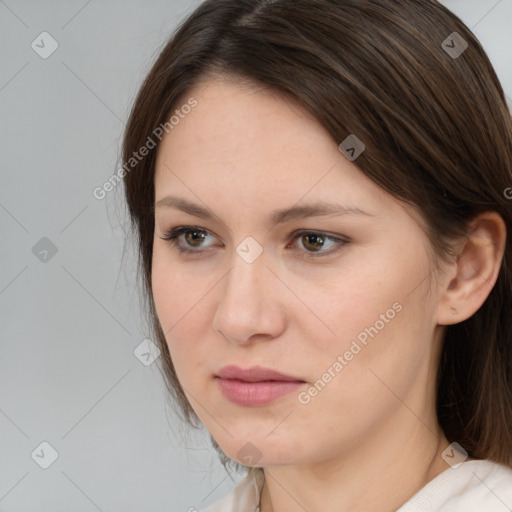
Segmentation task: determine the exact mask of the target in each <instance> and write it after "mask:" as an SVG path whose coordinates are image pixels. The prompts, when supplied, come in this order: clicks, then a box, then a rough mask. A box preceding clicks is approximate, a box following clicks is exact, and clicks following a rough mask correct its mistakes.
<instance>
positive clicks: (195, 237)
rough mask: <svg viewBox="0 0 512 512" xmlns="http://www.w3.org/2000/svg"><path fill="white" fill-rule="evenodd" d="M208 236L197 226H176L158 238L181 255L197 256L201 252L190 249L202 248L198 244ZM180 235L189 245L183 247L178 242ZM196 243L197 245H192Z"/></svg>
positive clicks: (181, 243)
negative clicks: (170, 245) (169, 244)
mask: <svg viewBox="0 0 512 512" xmlns="http://www.w3.org/2000/svg"><path fill="white" fill-rule="evenodd" d="M208 234H209V233H208V231H206V230H204V229H202V228H199V227H197V226H178V227H177V228H174V229H171V230H170V231H168V232H167V233H165V235H164V236H163V237H160V238H161V239H162V240H165V241H166V242H170V243H171V244H172V245H173V246H174V247H176V249H177V250H178V251H179V252H181V253H187V254H197V253H198V252H202V251H197V250H194V249H191V247H204V246H201V245H200V243H201V242H202V241H204V240H206V238H207V236H208ZM182 235H184V237H185V241H186V243H187V244H190V245H186V246H184V245H183V242H182V241H181V240H180V237H181V236H182ZM188 235H190V236H188ZM205 235H206V236H205ZM196 242H199V243H198V244H197V245H194V244H195V243H196Z"/></svg>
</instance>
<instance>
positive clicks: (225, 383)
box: [215, 366, 305, 407]
mask: <svg viewBox="0 0 512 512" xmlns="http://www.w3.org/2000/svg"><path fill="white" fill-rule="evenodd" d="M215 379H216V381H217V382H218V383H219V387H220V389H221V391H222V393H223V394H224V396H225V397H226V398H227V399H228V400H230V401H231V402H233V403H235V404H238V405H242V406H245V407H255V406H260V405H266V404H269V403H271V402H274V401H275V400H277V399H278V398H280V397H282V396H284V395H287V394H289V393H291V392H293V391H295V390H296V389H297V388H299V387H301V386H302V385H304V384H305V381H304V380H302V379H300V378H298V377H292V376H291V375H284V374H282V373H280V372H277V371H275V370H271V369H270V368H263V367H260V366H255V367H252V368H247V369H243V368H239V367H238V366H225V367H224V368H222V369H221V370H219V372H218V374H217V375H215Z"/></svg>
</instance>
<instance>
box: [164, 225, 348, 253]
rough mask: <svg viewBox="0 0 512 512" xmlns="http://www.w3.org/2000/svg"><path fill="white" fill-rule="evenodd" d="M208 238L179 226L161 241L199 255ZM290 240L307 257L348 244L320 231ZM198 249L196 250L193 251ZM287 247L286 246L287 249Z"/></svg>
mask: <svg viewBox="0 0 512 512" xmlns="http://www.w3.org/2000/svg"><path fill="white" fill-rule="evenodd" d="M182 236H183V237H184V239H185V243H186V245H184V244H183V240H181V237H182ZM208 236H212V235H210V234H209V232H208V231H207V230H205V229H203V228H200V227H197V226H179V227H177V228H174V229H172V230H170V231H168V232H167V233H165V235H164V236H163V237H160V238H161V239H162V240H165V241H167V242H170V243H171V244H172V245H173V246H174V247H175V248H176V249H177V250H178V251H179V252H181V253H187V254H199V253H202V252H204V250H203V249H201V247H210V246H211V244H210V245H209V246H208V245H207V246H205V245H203V244H202V242H203V241H205V240H207V238H208ZM291 236H292V240H296V239H299V240H300V244H301V245H302V247H303V248H304V249H305V252H306V253H307V257H318V256H329V255H331V254H333V253H334V252H337V251H338V250H339V249H340V248H341V247H342V246H343V245H345V244H347V243H348V240H347V239H345V238H341V237H338V236H333V235H329V234H327V233H324V232H322V231H311V230H301V231H298V232H297V231H296V232H295V233H293V234H292V235H291ZM327 242H329V243H330V246H331V247H334V250H329V251H325V250H322V249H324V248H325V246H326V243H327ZM194 247H195V248H198V250H196V249H194ZM288 247H289V245H288V246H287V248H288Z"/></svg>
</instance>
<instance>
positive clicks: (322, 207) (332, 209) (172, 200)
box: [155, 196, 375, 225]
mask: <svg viewBox="0 0 512 512" xmlns="http://www.w3.org/2000/svg"><path fill="white" fill-rule="evenodd" d="M161 207H167V208H175V209H177V210H180V211H182V212H185V213H188V214H189V215H193V216H194V217H199V218H202V219H212V218H214V217H217V216H216V215H214V214H213V212H212V211H211V210H210V209H209V208H207V207H204V206H201V205H198V204H195V203H192V202H190V201H188V200H186V199H183V198H181V197H176V196H166V197H164V198H162V199H160V200H159V201H158V202H157V203H155V208H161ZM329 214H330V215H331V216H339V215H349V214H357V215H367V216H369V217H375V215H373V214H371V213H368V212H365V211H364V210H361V209H360V208H356V207H345V206H343V205H341V204H336V203H328V202H324V201H319V202H315V203H311V204H306V205H303V206H292V207H290V208H283V209H280V210H275V211H274V212H272V213H271V214H270V215H269V219H268V220H269V223H271V224H272V225H276V224H282V223H284V222H288V221H291V220H294V219H303V218H306V217H320V216H324V215H329Z"/></svg>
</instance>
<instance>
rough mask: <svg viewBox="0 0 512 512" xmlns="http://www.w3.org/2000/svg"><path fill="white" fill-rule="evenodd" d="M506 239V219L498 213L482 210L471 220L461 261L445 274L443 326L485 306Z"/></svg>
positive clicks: (440, 311) (440, 319)
mask: <svg viewBox="0 0 512 512" xmlns="http://www.w3.org/2000/svg"><path fill="white" fill-rule="evenodd" d="M505 241H506V226H505V222H504V221H503V219H502V217H501V216H500V215H499V214H498V213H497V212H485V213H482V214H480V215H478V216H477V217H475V218H474V219H473V220H472V221H471V222H470V224H469V226H468V234H467V237H465V238H464V239H463V240H461V245H460V246H461V250H460V252H459V254H458V256H457V260H456V261H455V262H454V263H453V264H452V265H451V266H450V268H449V270H447V272H446V274H445V277H446V279H445V281H444V284H443V286H444V289H442V290H441V296H440V301H439V306H438V316H437V321H438V324H439V325H451V324H457V323H459V322H462V321H464V320H466V319H468V318H469V317H470V316H472V315H473V314H474V313H476V311H478V309H479V308H480V307H481V306H482V304H483V303H484V302H485V300H486V299H487V297H488V296H489V293H490V292H491V290H492V288H493V287H494V285H495V283H496V280H497V279H498V274H499V271H500V267H501V262H502V260H503V254H504V251H505Z"/></svg>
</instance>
